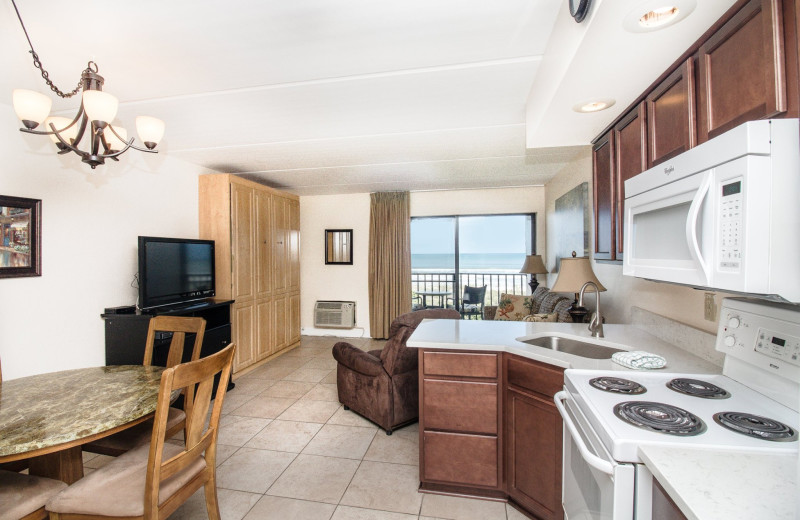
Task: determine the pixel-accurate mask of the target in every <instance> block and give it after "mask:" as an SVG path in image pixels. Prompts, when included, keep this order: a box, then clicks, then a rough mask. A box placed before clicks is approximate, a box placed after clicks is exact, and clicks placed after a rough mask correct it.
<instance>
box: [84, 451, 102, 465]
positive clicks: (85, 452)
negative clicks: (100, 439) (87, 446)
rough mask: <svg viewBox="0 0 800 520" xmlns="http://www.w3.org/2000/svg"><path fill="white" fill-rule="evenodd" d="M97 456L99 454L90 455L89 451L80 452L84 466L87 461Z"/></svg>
mask: <svg viewBox="0 0 800 520" xmlns="http://www.w3.org/2000/svg"><path fill="white" fill-rule="evenodd" d="M98 455H99V453H92V452H91V451H83V452H81V460H82V461H83V463H84V464H86V462H87V461H89V460H92V459H93V458H95V457H97V456H98Z"/></svg>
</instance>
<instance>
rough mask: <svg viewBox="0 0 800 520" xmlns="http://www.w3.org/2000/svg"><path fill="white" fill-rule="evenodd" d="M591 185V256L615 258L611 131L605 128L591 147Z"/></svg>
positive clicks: (612, 135) (612, 134)
mask: <svg viewBox="0 0 800 520" xmlns="http://www.w3.org/2000/svg"><path fill="white" fill-rule="evenodd" d="M592 165H593V171H592V182H593V186H594V190H593V192H594V258H595V259H597V260H614V259H616V253H615V248H614V242H615V238H614V237H615V235H616V229H615V226H614V221H615V215H614V166H615V165H614V133H613V132H608V133H606V134H605V135H604V136H603V137H601V138H600V139H599V140H598V141H597V142H596V143H595V145H594V147H593V148H592Z"/></svg>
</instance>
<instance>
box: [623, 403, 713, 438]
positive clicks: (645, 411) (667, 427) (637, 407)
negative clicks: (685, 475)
mask: <svg viewBox="0 0 800 520" xmlns="http://www.w3.org/2000/svg"><path fill="white" fill-rule="evenodd" d="M614 415H616V416H617V417H619V418H620V419H622V420H623V421H625V422H627V423H629V424H632V425H633V426H637V427H639V428H642V429H644V430H650V431H653V432H657V433H666V434H668V435H677V436H680V437H689V436H692V435H699V434H701V433H703V432H704V431H706V425H705V423H704V422H703V420H702V419H700V418H699V417H697V416H696V415H694V414H692V413H690V412H687V411H686V410H684V409H683V408H678V407H677V406H672V405H669V404H663V403H654V402H651V401H626V402H624V403H619V404H618V405H616V406H615V407H614Z"/></svg>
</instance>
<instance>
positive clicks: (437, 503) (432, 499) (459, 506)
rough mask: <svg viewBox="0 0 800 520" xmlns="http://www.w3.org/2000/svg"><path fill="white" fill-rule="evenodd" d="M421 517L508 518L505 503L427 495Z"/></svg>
mask: <svg viewBox="0 0 800 520" xmlns="http://www.w3.org/2000/svg"><path fill="white" fill-rule="evenodd" d="M420 515H423V516H433V517H436V518H447V519H451V520H499V519H505V518H506V504H505V502H494V501H491V500H477V499H474V498H461V497H450V496H445V495H432V494H426V495H425V499H424V500H423V501H422V510H421V511H420Z"/></svg>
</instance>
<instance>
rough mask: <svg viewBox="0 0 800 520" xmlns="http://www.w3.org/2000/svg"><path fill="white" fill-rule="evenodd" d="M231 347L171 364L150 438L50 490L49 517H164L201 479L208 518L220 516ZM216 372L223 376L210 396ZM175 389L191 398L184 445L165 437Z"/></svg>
mask: <svg viewBox="0 0 800 520" xmlns="http://www.w3.org/2000/svg"><path fill="white" fill-rule="evenodd" d="M234 350H235V346H234V345H233V344H230V345H228V346H227V347H226V348H225V349H224V350H222V351H220V352H218V353H216V354H212V355H211V356H208V357H205V358H203V359H199V360H197V361H190V362H188V363H183V364H180V365H178V366H176V367H173V368H168V369H166V370H165V371H164V373H163V375H162V376H161V385H160V387H159V392H158V404H157V405H156V416H155V420H154V423H153V431H152V435H151V438H150V443H149V444H143V445H141V446H138V447H136V448H134V449H133V450H131V451H129V452H127V453H124V454H122V455H120V456H119V457H117V458H116V459H114V460H112V461H111V462H109V463H108V464H106V465H105V466H103V467H101V468H100V469H97V470H95V471H94V472H92V473H90V474H88V475H87V476H85V477H84V478H82V479H81V480H79V481H77V482H76V483H74V484H73V485H71V486H70V487H69V488H68V489H66V490H65V491H63V492H61V493H60V494H58V495H56V496H55V497H53V498H52V499H51V500H50V501H48V502H47V505H46V509H47V511H48V512H49V513H50V519H51V520H85V519H89V518H91V519H96V520H101V519H104V518H109V519H110V518H117V519H119V517H123V518H125V519H126V520H134V519H147V520H155V519H160V518H167V517H168V516H169V515H170V514H172V513H173V512H174V511H175V510H176V509H178V507H180V505H181V504H183V503H184V502H185V501H186V500H187V499H188V498H189V497H190V496H192V494H193V493H194V492H195V491H197V490H198V489H200V487H201V486H202V487H204V488H205V499H206V509H207V512H208V518H209V519H211V520H219V518H220V514H219V504H218V502H217V485H216V469H215V468H216V454H217V434H218V429H219V419H220V415H221V414H222V404H223V400H224V398H225V390H226V389H227V386H228V380H229V378H230V374H231V366H232V364H233V354H234ZM216 374H221V375H220V378H219V382H218V383H217V385H216V397H215V399H214V400H213V401H211V395H212V390H213V387H214V376H215V375H216ZM177 389H182V390H183V391H184V395H185V403H186V406H185V410H186V437H185V439H184V440H183V442H181V443H180V444H175V443H173V442H166V433H167V421H168V418H169V408H170V396H171V395H172V392H173V391H174V390H177ZM212 406H213V408H212ZM210 408H211V418H210V419H209V421H208V425H207V426H206V418H207V417H208V411H209V409H210Z"/></svg>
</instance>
